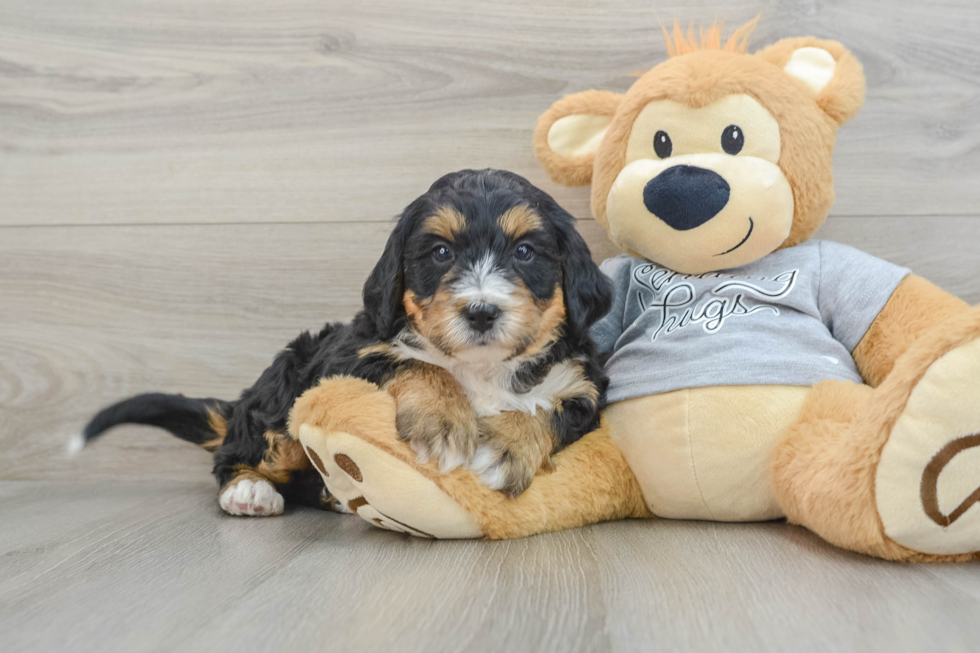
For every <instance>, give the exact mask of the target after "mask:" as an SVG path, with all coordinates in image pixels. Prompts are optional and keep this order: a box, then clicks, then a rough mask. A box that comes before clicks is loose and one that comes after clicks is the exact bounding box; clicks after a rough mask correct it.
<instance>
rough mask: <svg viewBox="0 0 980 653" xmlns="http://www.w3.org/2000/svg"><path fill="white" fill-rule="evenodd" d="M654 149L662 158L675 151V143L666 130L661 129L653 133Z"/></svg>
mask: <svg viewBox="0 0 980 653" xmlns="http://www.w3.org/2000/svg"><path fill="white" fill-rule="evenodd" d="M653 151H654V152H656V153H657V156H659V157H660V158H661V159H666V158H667V157H669V156H670V153H671V152H673V151H674V144H673V143H671V142H670V136H668V135H667V132H665V131H659V132H657V133H656V134H654V135H653Z"/></svg>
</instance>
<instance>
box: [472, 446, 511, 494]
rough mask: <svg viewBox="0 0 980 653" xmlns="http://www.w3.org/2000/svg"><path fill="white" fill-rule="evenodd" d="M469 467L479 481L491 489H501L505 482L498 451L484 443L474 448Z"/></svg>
mask: <svg viewBox="0 0 980 653" xmlns="http://www.w3.org/2000/svg"><path fill="white" fill-rule="evenodd" d="M470 468H471V469H472V470H473V473H474V474H476V475H477V476H478V477H479V478H480V482H481V483H483V484H484V485H486V486H487V487H488V488H490V489H491V490H502V489H503V488H504V486H505V485H506V484H507V479H506V474H505V472H504V466H503V461H502V460H501V457H500V452H499V451H496V450H494V449H492V448H490V447H488V446H486V445H485V444H481V445H480V446H478V447H477V448H476V454H475V455H474V456H473V460H472V461H470Z"/></svg>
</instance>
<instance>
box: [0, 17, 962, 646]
mask: <svg viewBox="0 0 980 653" xmlns="http://www.w3.org/2000/svg"><path fill="white" fill-rule="evenodd" d="M760 12H761V13H762V14H763V15H762V21H761V23H760V25H759V28H758V30H757V32H756V35H755V38H754V43H755V44H756V45H757V46H760V47H761V46H762V45H765V44H768V43H770V42H772V41H774V40H776V39H778V38H782V37H787V36H798V35H805V34H816V35H819V36H822V37H827V38H834V39H838V40H840V41H842V42H844V43H845V44H847V45H848V46H849V47H850V48H851V49H852V50H853V51H854V53H855V54H856V55H857V57H858V58H859V59H860V60H861V61H862V62H863V64H864V66H865V71H866V73H867V76H868V98H867V103H866V106H865V108H864V110H863V111H862V113H861V114H860V115H859V116H858V118H857V119H856V120H855V121H853V122H852V123H850V124H848V125H847V126H845V127H844V128H843V129H842V130H841V132H840V135H839V141H838V148H837V152H836V155H835V173H836V180H837V181H836V188H837V196H838V201H837V204H836V206H835V208H834V210H833V212H832V216H831V218H830V219H829V220H828V222H827V224H826V225H825V226H824V227H823V228H822V229H821V231H820V233H819V236H820V237H822V238H827V239H831V240H837V241H840V242H845V243H848V244H852V245H855V246H857V247H860V248H862V249H864V250H867V251H869V252H871V253H873V254H876V255H878V256H881V257H884V258H887V259H889V260H891V261H894V262H895V263H899V264H902V265H908V266H910V267H912V268H913V269H914V270H915V271H916V272H918V273H919V274H922V275H923V276H925V277H927V278H929V279H931V280H932V281H934V282H936V283H938V284H940V285H942V286H943V287H945V288H948V289H949V290H951V291H952V292H954V293H956V294H958V295H959V296H961V297H963V298H964V299H966V300H967V301H970V302H972V303H978V302H980V281H978V279H980V256H978V255H977V249H978V246H980V208H978V207H980V183H978V182H980V39H978V38H977V36H978V35H980V5H978V3H977V2H976V0H936V1H934V2H929V3H923V2H914V1H913V0H899V1H886V0H826V1H823V2H801V1H799V0H768V1H764V2H763V1H749V2H739V3H733V2H724V1H722V0H713V1H699V0H684V1H681V0H663V1H651V0H622V1H617V2H613V1H609V2H600V1H599V0H538V1H536V2H533V3H528V2H526V1H525V0H495V1H493V2H490V1H478V0H451V1H450V0H418V1H413V2H407V1H406V0H357V1H356V2H352V1H350V0H277V1H276V2H270V1H268V0H266V1H263V0H236V1H235V2H222V1H221V0H158V1H156V2H135V1H134V0H32V1H31V2H23V0H0V452H2V453H0V462H2V464H0V650H2V651H4V652H6V651H21V650H29V651H53V650H59V651H61V650H63V651H88V650H93V651H94V650H98V651H142V650H181V651H193V650H205V649H207V650H209V651H214V650H227V649H233V650H253V649H262V650H291V651H305V650H328V651H335V650H336V651H344V650H351V651H355V650H356V651H370V650H391V649H393V648H394V649H403V650H425V651H427V652H428V651H443V650H446V651H456V650H468V651H469V650H472V651H479V650H507V651H521V650H529V651H530V650H534V651H538V650H555V651H577V650H615V651H629V650H642V651H649V650H654V649H658V650H681V649H685V648H702V649H707V650H719V649H725V650H752V651H758V650H790V649H792V650H847V649H853V650H872V649H876V650H888V651H904V650H928V651H935V650H948V651H956V650H962V651H974V652H975V651H977V650H980V618H978V615H980V565H967V566H957V567H935V566H934V567H925V566H902V565H894V564H887V563H883V562H878V561H874V560H870V559H866V558H862V557H859V556H855V555H850V554H847V553H844V552H841V551H838V550H835V549H833V548H831V547H829V546H827V545H825V544H823V543H821V542H820V541H819V540H817V539H816V538H814V537H813V536H811V535H809V534H807V533H805V532H803V531H801V530H799V529H796V528H792V527H788V526H786V525H784V524H764V525H725V524H705V523H676V522H632V523H619V524H607V525H602V526H597V527H593V528H587V529H581V530H577V531H573V532H568V533H559V534H553V535H547V536H540V537H535V538H531V539H527V540H521V541H517V542H510V543H497V544H489V543H483V542H421V541H415V540H408V539H404V538H402V537H400V536H397V535H393V534H390V533H383V532H378V531H373V530H369V529H368V528H367V527H366V526H364V525H362V524H361V523H360V522H359V521H357V520H353V519H347V518H341V517H339V516H335V515H328V514H322V513H318V512H313V511H305V510H301V511H296V512H295V513H293V514H290V515H288V516H286V517H284V518H281V519H268V520H244V519H234V518H228V517H224V516H222V515H221V514H219V511H218V509H217V506H216V501H215V488H214V487H213V486H212V484H211V481H210V480H209V468H210V461H209V459H208V456H207V455H205V454H203V452H201V451H199V450H197V449H195V448H194V447H192V446H190V445H187V444H185V443H182V442H179V441H176V440H174V439H172V438H169V437H167V436H166V435H164V434H162V433H160V432H158V431H155V430H153V429H145V428H142V429H141V428H128V429H119V430H117V431H115V432H113V433H112V434H109V435H108V436H106V438H105V439H104V440H102V441H100V442H99V443H98V444H97V445H95V446H94V447H92V448H91V449H89V450H86V452H85V453H84V454H83V455H82V456H81V457H80V458H78V459H75V460H68V459H67V458H66V457H65V456H64V455H63V450H64V445H65V440H66V438H67V436H68V435H70V434H71V433H73V432H75V431H77V430H78V429H79V427H80V425H81V424H82V423H83V422H84V420H85V419H86V417H88V416H89V415H90V414H91V413H92V411H94V410H95V409H97V408H98V407H100V406H101V405H103V404H105V403H107V402H109V401H112V400H114V399H117V398H119V397H122V396H125V395H128V394H133V393H136V392H142V391H149V390H160V391H165V392H184V393H186V394H189V395H204V396H218V397H227V398H231V397H234V396H235V395H236V394H237V393H238V392H239V391H240V389H241V388H242V387H244V386H246V385H247V384H249V383H251V381H252V380H254V378H255V377H256V376H257V375H258V373H259V372H260V371H261V370H262V369H263V368H264V367H265V366H266V365H267V364H268V362H269V360H270V359H271V357H272V355H273V354H274V353H275V351H276V350H277V348H279V347H280V346H282V344H284V343H285V342H286V341H287V340H288V339H289V338H291V337H293V336H295V334H296V333H297V332H299V331H300V330H303V329H310V328H315V327H318V326H319V325H320V324H322V323H323V322H324V321H327V320H338V319H347V318H349V317H350V316H351V315H353V313H354V311H355V310H357V308H358V306H359V303H360V285H361V283H362V282H363V280H364V278H365V276H366V274H367V272H368V271H369V270H370V268H371V266H372V265H373V263H374V262H375V260H376V259H377V257H378V255H379V254H380V251H381V247H382V245H383V243H384V240H385V238H386V237H387V235H388V232H389V230H390V227H391V219H392V216H394V215H396V214H397V213H398V212H399V211H400V209H401V208H402V207H403V206H405V205H406V204H407V203H408V202H409V201H410V200H411V199H413V198H414V197H415V196H417V195H418V194H420V193H421V192H423V191H424V190H425V189H426V187H427V186H428V185H429V184H430V183H431V182H432V181H434V180H435V179H436V178H437V177H439V176H440V175H442V174H444V173H446V172H449V171H452V170H456V169H460V168H464V167H500V168H507V169H510V170H513V171H515V172H518V173H520V174H523V175H525V176H527V177H528V178H529V179H530V180H531V181H532V182H534V183H536V184H538V185H540V186H541V187H543V188H545V189H546V190H548V191H549V192H551V193H552V194H554V195H555V197H556V198H557V199H558V200H559V202H560V203H562V204H563V205H564V206H566V207H567V208H569V210H571V211H572V213H573V214H575V215H576V216H577V217H578V218H580V223H579V228H580V230H581V231H582V232H583V233H584V234H585V236H586V238H587V240H588V241H589V243H590V245H591V246H592V248H593V252H594V254H595V256H596V258H597V259H601V258H604V257H606V256H609V255H611V254H614V253H615V249H614V248H613V247H612V246H611V245H610V244H609V243H608V242H607V241H606V239H605V236H604V233H603V232H602V230H601V228H600V227H599V226H598V225H597V224H596V223H595V222H594V221H593V220H591V219H590V216H589V208H588V193H587V191H586V190H584V189H564V188H560V187H558V186H556V185H555V184H553V183H551V182H549V181H548V180H547V178H546V177H545V175H544V173H543V172H542V170H541V169H540V167H539V166H538V164H537V163H536V161H535V160H534V157H533V155H532V153H531V147H530V141H531V132H532V130H533V126H534V122H535V119H536V118H537V116H538V115H539V114H540V113H541V112H542V111H544V110H545V109H547V107H548V106H549V105H550V104H551V103H552V102H553V101H554V100H556V99H557V98H559V97H561V96H562V95H563V94H567V93H571V92H575V91H580V90H584V89H587V88H604V89H610V90H624V89H626V88H627V87H628V86H629V85H630V84H631V83H632V81H633V79H634V78H633V77H632V76H631V75H630V74H631V73H633V72H634V71H638V70H643V69H646V68H648V67H650V66H651V65H653V64H655V63H657V62H658V61H660V60H662V59H663V58H664V57H665V48H664V43H663V38H662V36H661V34H660V28H659V24H660V21H665V22H666V21H670V20H671V19H672V17H673V16H677V17H679V18H681V19H682V20H685V21H686V20H694V21H697V22H702V21H703V22H710V21H711V20H712V19H714V18H716V17H717V18H726V19H728V23H729V25H737V24H739V23H741V22H744V21H746V20H748V19H750V18H751V17H753V16H754V15H756V14H757V13H760Z"/></svg>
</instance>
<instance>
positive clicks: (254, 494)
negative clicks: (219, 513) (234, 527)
mask: <svg viewBox="0 0 980 653" xmlns="http://www.w3.org/2000/svg"><path fill="white" fill-rule="evenodd" d="M218 504H219V505H220V506H221V509H222V510H224V511H225V512H226V513H228V514H229V515H245V516H248V517H271V516H273V515H281V514H282V510H283V507H284V504H285V502H284V501H283V498H282V495H281V494H279V493H278V492H276V489H275V488H274V487H272V483H269V482H268V481H262V480H259V481H252V480H250V479H247V478H243V479H241V480H238V481H233V482H232V483H230V484H229V485H227V486H226V487H225V489H224V490H222V492H221V495H220V496H219V497H218Z"/></svg>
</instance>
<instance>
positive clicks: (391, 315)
mask: <svg viewBox="0 0 980 653" xmlns="http://www.w3.org/2000/svg"><path fill="white" fill-rule="evenodd" d="M402 222H403V221H400V222H399V224H398V225H397V226H396V227H395V229H394V230H393V231H392V232H391V235H390V236H389V237H388V243H387V244H386V245H385V251H384V253H383V254H381V259H380V260H379V261H378V264H377V265H375V266H374V270H372V271H371V274H370V275H368V278H367V281H366V282H365V283H364V292H363V297H364V312H365V313H367V314H368V317H370V318H371V320H372V321H373V322H374V325H375V327H376V328H377V330H378V335H379V336H380V337H381V338H382V339H383V340H388V339H390V338H393V337H394V336H395V334H396V333H398V330H399V329H400V328H401V322H402V319H403V318H404V316H405V307H404V306H403V304H402V296H403V295H404V294H405V253H404V249H405V239H406V237H407V236H408V234H407V233H406V231H407V230H406V229H405V228H404V226H403V224H402Z"/></svg>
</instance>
